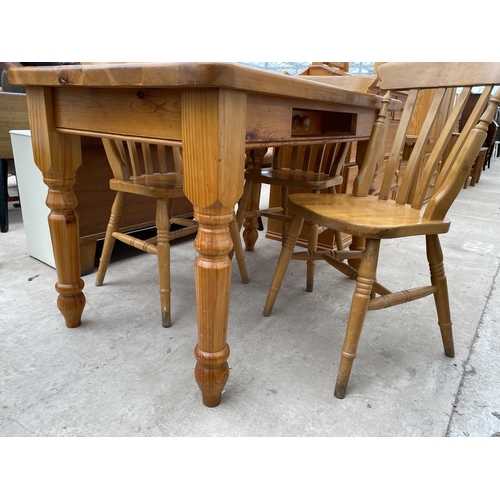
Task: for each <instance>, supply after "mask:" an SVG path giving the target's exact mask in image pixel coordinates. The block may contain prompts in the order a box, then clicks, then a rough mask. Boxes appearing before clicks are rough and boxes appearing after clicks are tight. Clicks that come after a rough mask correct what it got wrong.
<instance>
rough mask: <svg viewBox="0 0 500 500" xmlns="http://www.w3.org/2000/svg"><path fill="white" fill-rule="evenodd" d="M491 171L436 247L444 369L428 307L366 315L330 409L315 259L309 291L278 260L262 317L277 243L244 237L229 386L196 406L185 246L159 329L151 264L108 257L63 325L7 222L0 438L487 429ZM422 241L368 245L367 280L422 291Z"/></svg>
mask: <svg viewBox="0 0 500 500" xmlns="http://www.w3.org/2000/svg"><path fill="white" fill-rule="evenodd" d="M499 193H500V161H495V162H493V163H492V165H491V168H490V169H487V170H486V171H485V172H483V175H482V177H481V180H480V182H479V184H478V185H476V186H475V187H472V188H471V187H469V188H468V189H466V190H462V192H461V193H460V195H459V197H458V199H457V201H456V202H455V204H454V206H453V207H452V209H451V211H450V213H449V217H450V218H451V220H452V225H451V229H450V232H449V233H448V234H446V235H443V237H442V239H441V240H442V244H443V250H444V256H445V266H446V273H447V277H448V284H449V288H450V301H451V310H452V318H453V327H454V335H455V349H456V357H455V358H454V359H450V358H447V357H445V356H444V354H443V349H442V345H441V340H440V335H439V330H438V325H437V320H436V314H435V309H434V303H433V299H432V297H428V298H426V299H423V300H420V301H416V302H413V303H410V304H406V305H402V306H399V307H395V308H391V309H389V310H382V311H377V312H373V313H371V314H369V315H368V318H367V320H366V323H365V327H364V331H363V335H362V338H361V342H360V346H359V350H358V357H357V359H356V361H355V363H354V368H353V372H352V375H351V379H350V382H349V386H348V390H347V395H346V398H345V399H343V400H338V399H336V398H335V397H334V396H333V387H334V383H335V378H336V372H337V369H338V363H339V357H340V349H341V346H342V341H343V335H344V331H345V326H346V321H347V316H348V312H349V305H350V296H351V294H352V291H353V282H352V281H350V280H348V279H347V278H345V277H343V276H342V275H340V274H339V273H337V272H336V271H335V270H334V269H333V268H331V267H329V266H328V265H327V264H326V263H318V264H317V266H316V282H315V290H314V292H312V293H307V292H305V291H304V283H305V265H304V263H301V262H298V261H293V262H292V263H291V266H290V268H289V270H288V272H287V275H286V278H285V282H284V287H283V289H282V292H281V294H280V296H279V297H278V300H277V303H276V306H275V308H274V311H273V314H272V316H271V317H269V318H265V317H264V316H263V315H262V308H263V305H264V302H265V299H266V295H267V290H268V286H269V283H270V280H271V277H272V273H273V270H274V266H275V263H276V259H277V256H278V252H279V249H280V246H279V243H276V242H274V241H271V240H268V239H265V238H264V237H263V234H262V233H260V239H259V241H258V242H257V245H256V249H255V251H254V252H252V253H247V254H246V257H247V265H248V268H249V272H250V278H251V282H250V283H249V284H247V285H244V284H242V283H241V281H240V280H239V275H238V272H237V269H236V267H234V268H233V281H232V290H231V310H230V318H229V334H228V344H229V346H230V348H231V355H230V357H229V364H230V367H231V370H230V377H229V381H228V383H227V385H226V389H225V392H224V394H223V396H222V403H221V404H220V406H218V407H217V408H206V407H204V406H203V404H202V402H201V395H200V392H199V389H198V387H197V385H196V383H195V380H194V376H193V369H194V364H195V360H194V355H193V349H194V347H195V345H196V342H197V329H196V314H195V296H194V281H193V262H194V259H195V256H196V253H195V251H194V249H193V239H192V238H188V239H186V240H183V241H178V242H175V243H174V244H173V245H172V290H173V303H172V308H173V326H172V327H171V328H169V329H164V328H162V327H161V322H160V315H159V299H158V293H157V268H156V262H155V258H154V257H153V256H151V255H146V254H142V253H136V252H134V251H128V252H125V251H120V250H119V249H118V252H117V253H116V256H115V258H114V259H113V262H112V264H111V265H110V268H109V270H108V274H107V277H106V281H105V286H102V287H99V288H98V287H95V286H94V283H93V280H94V277H95V274H94V275H88V276H86V277H84V281H85V283H86V286H85V289H84V292H85V294H86V298H87V305H86V308H85V311H84V316H83V323H82V325H81V327H79V328H77V329H67V328H66V327H65V325H64V322H63V318H62V316H61V315H60V313H59V311H58V309H57V307H56V304H55V300H56V292H55V290H54V283H55V281H56V275H55V270H54V269H52V268H51V267H49V266H47V265H46V264H43V263H41V262H39V261H37V260H35V259H34V258H32V257H30V256H29V255H27V247H26V238H25V231H24V226H23V222H22V214H21V210H20V209H18V208H14V207H12V206H11V207H10V211H9V214H10V230H9V232H8V233H2V234H0V304H1V308H0V311H1V312H0V331H1V335H0V356H1V363H0V364H1V368H2V377H1V380H0V436H4V437H8V436H19V437H22V436H31V437H34V436H96V437H101V436H124V437H127V436H172V437H173V436H200V437H201V436H269V437H273V436H311V437H312V436H321V437H337V436H345V437H351V436H366V437H367V436H373V437H382V436H387V437H390V436H393V437H405V436H412V437H413V436H426V437H439V436H456V437H466V436H469V437H480V436H484V437H487V436H493V435H498V433H500V384H498V380H499V378H500V364H499V354H500V339H499V338H498V335H497V333H498V323H499V320H500V313H499V309H500V308H499V306H500V289H499V288H500V287H499V265H500V232H499V230H498V228H499V219H500V210H499V209H500V196H499ZM423 248H424V242H423V239H422V238H412V239H405V240H394V241H387V242H384V243H383V245H382V250H381V257H380V270H379V280H380V281H381V282H382V283H383V284H385V285H386V286H388V287H389V288H392V289H397V288H398V287H401V289H403V288H407V287H412V286H418V285H424V284H427V275H428V271H427V263H426V259H425V252H423V251H422V250H423Z"/></svg>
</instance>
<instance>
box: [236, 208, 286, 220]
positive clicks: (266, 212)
mask: <svg viewBox="0 0 500 500" xmlns="http://www.w3.org/2000/svg"><path fill="white" fill-rule="evenodd" d="M281 212H283V208H282V207H273V208H263V209H261V210H254V211H253V212H245V219H255V218H256V217H261V216H264V217H269V218H272V216H273V215H278V214H280V213H281ZM283 217H284V216H283ZM290 219H291V218H290Z"/></svg>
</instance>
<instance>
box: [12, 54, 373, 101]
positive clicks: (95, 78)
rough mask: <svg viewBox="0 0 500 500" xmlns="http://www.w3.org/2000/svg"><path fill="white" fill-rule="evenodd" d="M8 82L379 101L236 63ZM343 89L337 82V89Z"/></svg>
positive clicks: (81, 69) (121, 67)
mask: <svg viewBox="0 0 500 500" xmlns="http://www.w3.org/2000/svg"><path fill="white" fill-rule="evenodd" d="M9 81H10V82H12V83H14V84H19V85H25V86H49V87H62V86H78V87H100V88H106V87H117V86H120V87H131V88H134V87H147V88H176V87H183V88H185V87H218V88H221V87H222V88H228V89H234V90H242V91H246V92H258V93H266V94H275V95H280V96H288V97H296V98H301V99H314V100H321V101H325V102H335V103H339V104H346V105H354V106H361V107H365V106H366V107H369V108H378V107H380V105H381V101H382V98H381V97H380V96H377V95H374V94H368V93H363V92H356V91H353V90H349V89H346V88H345V87H344V86H337V85H332V84H327V83H324V82H320V81H313V80H310V79H306V78H301V77H300V76H290V75H281V74H277V73H271V72H269V71H265V70H260V69H256V68H252V67H248V66H244V65H241V64H235V63H209V62H206V63H205V62H203V63H123V64H122V63H117V64H115V63H114V64H108V63H106V64H90V65H73V66H68V65H64V66H50V67H49V66H39V67H27V68H25V67H15V68H11V69H9ZM340 83H342V82H341V81H340V80H339V84H340Z"/></svg>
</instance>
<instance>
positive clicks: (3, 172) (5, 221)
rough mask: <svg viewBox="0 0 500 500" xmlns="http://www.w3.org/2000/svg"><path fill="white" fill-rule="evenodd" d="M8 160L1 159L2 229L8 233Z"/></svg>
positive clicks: (0, 203) (0, 228) (0, 225)
mask: <svg viewBox="0 0 500 500" xmlns="http://www.w3.org/2000/svg"><path fill="white" fill-rule="evenodd" d="M7 166H8V163H7V160H5V159H3V158H1V159H0V231H1V232H2V233H6V232H7V231H8V230H9V205H8V203H7V198H8V197H9V192H8V190H7Z"/></svg>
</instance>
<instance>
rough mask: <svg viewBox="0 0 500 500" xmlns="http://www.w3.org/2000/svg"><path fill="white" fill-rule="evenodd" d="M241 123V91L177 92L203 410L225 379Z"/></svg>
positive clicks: (242, 154)
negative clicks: (194, 226) (190, 214)
mask: <svg viewBox="0 0 500 500" xmlns="http://www.w3.org/2000/svg"><path fill="white" fill-rule="evenodd" d="M245 124H246V94H245V93H243V92H237V91H233V90H226V89H188V90H184V91H183V93H182V142H183V159H184V191H185V193H186V196H187V197H188V198H189V199H190V201H191V202H192V203H193V208H194V217H195V219H196V220H197V221H198V222H199V228H198V234H197V236H196V240H195V248H196V250H197V251H198V253H199V256H198V258H197V259H196V263H195V279H196V308H197V317H198V345H197V346H196V348H195V357H196V360H197V363H196V368H195V379H196V382H197V383H198V386H199V387H200V389H201V393H202V398H203V403H204V404H205V405H206V406H209V407H213V406H217V405H218V404H219V403H220V399H221V393H222V390H223V388H224V386H225V384H226V382H227V379H228V376H229V367H228V364H227V359H228V357H229V346H228V345H227V343H226V336H227V324H228V314H229V294H230V286H231V260H230V259H229V257H228V253H229V252H230V251H231V249H232V240H231V236H230V231H229V224H230V222H231V221H232V219H233V217H234V206H235V204H236V203H237V202H238V200H239V198H240V196H241V194H242V192H243V179H244V163H245Z"/></svg>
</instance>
